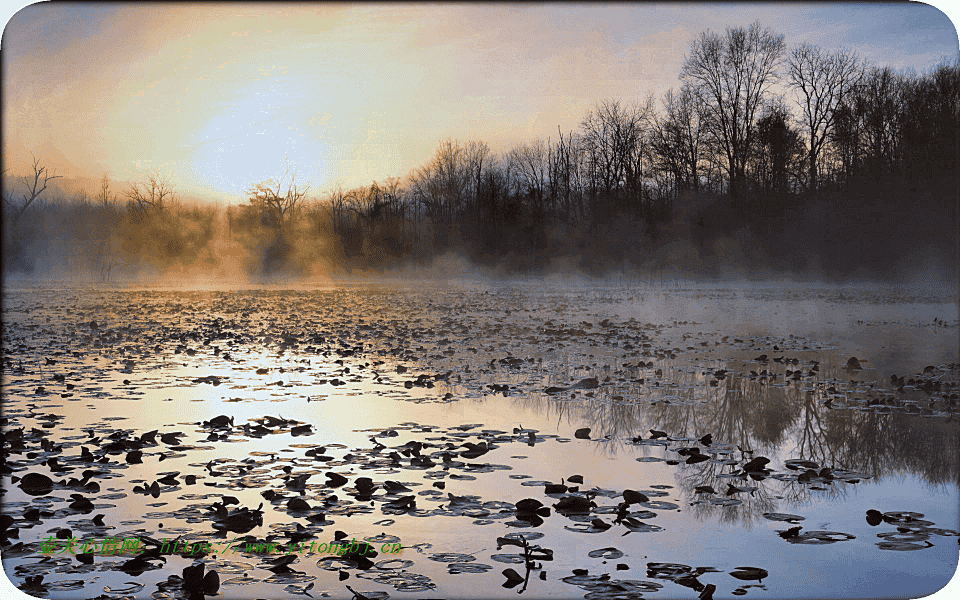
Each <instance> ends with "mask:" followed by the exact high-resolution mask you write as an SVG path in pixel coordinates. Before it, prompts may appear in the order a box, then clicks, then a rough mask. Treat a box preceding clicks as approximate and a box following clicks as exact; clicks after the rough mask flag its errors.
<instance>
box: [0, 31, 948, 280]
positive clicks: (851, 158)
mask: <svg viewBox="0 0 960 600" xmlns="http://www.w3.org/2000/svg"><path fill="white" fill-rule="evenodd" d="M777 92H780V93H779V94H778V93H777ZM48 168H49V167H48V166H47V165H43V164H41V163H40V162H39V161H36V160H35V162H34V174H33V175H31V176H30V177H26V178H20V179H21V180H18V181H16V182H13V181H12V180H11V179H10V178H6V179H5V181H4V193H3V198H4V206H3V210H4V231H3V233H4V246H3V249H4V259H3V266H4V269H5V271H6V272H8V273H12V272H25V273H34V274H42V273H44V272H48V271H59V270H64V271H70V270H73V269H78V268H79V269H88V270H91V271H92V272H95V273H99V274H100V276H101V277H103V278H109V277H111V276H114V274H122V273H130V272H133V271H140V270H142V269H153V270H155V271H157V272H163V271H165V270H168V269H171V268H177V269H183V268H187V267H189V268H194V267H197V268H204V269H212V270H214V271H216V270H220V271H222V272H224V273H228V272H234V270H235V269H239V270H240V271H242V272H245V273H248V274H251V275H264V274H271V273H283V274H290V275H308V274H317V273H338V272H349V271H353V270H369V269H374V270H376V269H388V268H392V267H398V266H407V265H411V264H428V263H429V262H430V261H431V260H432V259H433V258H434V257H437V256H439V255H443V254H446V253H450V252H452V253H456V254H459V255H462V256H464V257H466V258H468V259H470V260H471V261H473V262H474V263H477V264H480V265H487V266H491V267H497V268H500V269H504V270H507V271H515V272H540V271H547V270H578V271H580V272H584V273H594V274H602V273H604V272H605V271H608V270H610V269H616V270H623V269H625V268H626V269H629V268H631V267H635V268H637V269H639V270H641V271H643V272H651V271H655V270H661V269H665V270H667V271H668V272H675V273H677V274H682V275H686V276H702V277H713V276H722V275H729V274H734V273H735V274H741V275H747V276H756V277H764V276H775V275H778V274H791V273H792V274H803V273H809V274H812V275H816V276H825V277H828V278H844V277H849V276H869V277H876V278H886V277H889V278H900V277H903V276H909V275H910V274H911V272H913V271H915V270H917V269H922V270H923V271H924V272H935V271H945V274H946V275H947V276H948V277H951V278H954V277H956V268H957V267H956V265H957V264H958V262H960V256H958V253H957V252H958V248H957V240H958V232H960V228H958V181H960V62H958V61H957V60H954V61H953V62H952V63H944V64H942V65H940V66H938V67H936V68H935V69H933V70H931V71H929V72H925V73H920V74H905V73H898V72H895V71H894V70H892V69H891V68H889V67H877V66H871V65H869V64H867V63H866V62H864V61H863V60H861V59H860V58H859V57H858V56H857V55H856V54H855V53H853V52H848V51H842V50H841V51H826V50H823V49H821V48H818V47H815V46H811V45H809V44H801V45H799V46H797V47H795V48H792V49H788V48H787V47H786V45H785V43H784V41H783V36H782V35H778V34H775V33H773V32H771V31H770V30H769V29H764V28H762V27H761V26H760V25H759V24H757V23H754V24H753V25H750V26H749V27H743V28H731V29H728V30H727V31H726V32H725V33H723V34H720V33H715V32H710V31H708V32H704V33H702V34H701V35H700V37H699V38H697V39H696V40H695V41H694V42H693V43H692V44H691V47H690V49H689V53H688V55H687V56H686V58H685V60H684V63H683V68H682V72H681V76H680V82H679V89H677V90H671V91H669V92H668V93H667V94H665V95H664V96H663V98H661V99H660V101H659V108H658V103H657V102H655V100H654V99H653V98H652V97H649V98H648V99H647V101H646V102H642V103H639V104H626V103H622V102H619V101H616V100H604V101H601V102H598V103H597V104H596V105H595V106H594V108H592V109H591V110H590V111H589V112H588V113H587V114H586V115H584V117H583V119H582V121H581V123H580V127H579V128H578V129H576V130H574V131H568V132H564V131H560V130H558V131H557V137H556V139H553V138H551V139H548V140H536V141H533V142H530V143H527V144H523V145H519V146H516V147H514V148H512V149H510V150H509V151H507V152H505V153H503V154H501V155H497V154H494V153H493V152H491V151H490V148H489V147H488V146H487V144H485V143H484V142H482V141H470V142H466V143H462V142H458V141H453V140H448V141H445V142H442V143H441V144H440V145H439V147H438V148H437V150H436V153H435V154H434V156H433V157H432V159H431V160H430V161H429V162H427V163H426V164H424V165H422V166H421V167H419V168H416V169H414V170H413V171H412V172H411V173H410V174H409V175H408V176H407V177H406V178H402V179H401V178H387V179H386V180H384V181H382V182H374V183H372V184H371V185H369V186H364V187H358V188H354V189H343V188H341V187H337V188H335V189H333V190H328V191H326V192H324V193H321V194H320V195H319V196H310V195H309V194H308V192H309V189H308V188H303V187H300V186H298V184H297V182H296V180H295V177H294V174H291V173H287V174H286V175H285V176H284V177H282V178H280V180H279V181H275V180H270V181H265V182H259V183H251V187H250V189H249V202H248V203H245V204H243V205H240V206H232V207H229V208H225V207H219V208H218V207H217V206H215V205H213V204H203V203H198V204H197V203H195V204H194V205H191V206H186V205H185V204H186V203H184V202H182V201H178V199H177V194H176V193H175V190H174V188H173V185H172V183H171V181H170V180H169V178H163V177H161V176H159V175H157V176H153V177H149V178H148V179H147V180H146V181H143V182H139V183H135V184H132V185H128V188H127V189H122V190H119V192H120V194H119V195H118V194H117V193H116V192H114V191H113V190H112V189H111V182H110V181H109V180H108V178H107V177H106V176H104V179H103V181H102V183H101V185H100V188H99V189H97V190H92V191H89V192H81V193H80V194H78V195H77V196H76V197H74V198H70V199H64V198H58V199H54V195H52V194H50V193H49V192H45V191H44V190H43V189H42V188H44V185H45V184H46V183H48V182H52V177H53V176H52V175H51V172H50V171H49V170H48ZM14 184H15V185H14ZM38 190H39V191H38Z"/></svg>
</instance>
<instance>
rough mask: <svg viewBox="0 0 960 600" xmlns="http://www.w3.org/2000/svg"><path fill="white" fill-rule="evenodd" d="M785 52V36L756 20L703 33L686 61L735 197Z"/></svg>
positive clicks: (686, 75)
mask: <svg viewBox="0 0 960 600" xmlns="http://www.w3.org/2000/svg"><path fill="white" fill-rule="evenodd" d="M784 51H785V45H784V42H783V36H782V35H776V34H774V33H772V32H771V31H770V30H769V29H761V28H760V23H759V22H754V23H753V24H751V25H750V27H749V28H746V29H744V28H742V27H738V28H728V29H727V32H726V35H725V36H722V37H721V36H720V35H719V34H717V33H714V32H712V31H705V32H703V33H702V34H700V38H699V39H697V40H695V41H694V42H693V44H692V47H691V48H690V55H689V56H688V57H687V58H686V60H685V61H684V63H683V69H682V71H681V75H680V77H681V79H682V80H683V81H684V82H687V83H689V84H690V85H691V89H693V90H694V91H695V92H696V93H697V96H698V99H699V101H700V102H701V103H702V104H703V106H704V108H705V115H706V116H707V118H708V122H709V125H710V132H711V134H712V135H713V137H714V138H715V140H716V142H717V145H718V147H719V149H720V150H721V152H722V153H723V158H724V160H723V163H724V167H725V170H726V172H727V176H728V179H729V185H730V192H731V195H732V196H733V197H734V198H737V197H739V196H740V195H741V191H742V188H743V183H744V181H745V179H746V168H747V161H748V160H749V156H750V148H751V142H752V136H753V135H754V125H755V123H756V119H757V115H758V112H759V110H760V107H761V105H762V103H763V97H764V95H765V94H766V92H767V90H768V89H769V87H770V85H772V84H773V83H775V82H776V81H777V68H778V66H779V64H780V61H781V60H782V58H783V53H784Z"/></svg>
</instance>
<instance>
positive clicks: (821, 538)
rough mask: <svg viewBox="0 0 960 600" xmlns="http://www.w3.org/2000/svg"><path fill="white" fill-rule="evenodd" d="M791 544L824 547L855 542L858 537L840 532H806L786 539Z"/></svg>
mask: <svg viewBox="0 0 960 600" xmlns="http://www.w3.org/2000/svg"><path fill="white" fill-rule="evenodd" d="M784 539H786V540H787V541H788V542H790V543H791V544H811V545H823V544H834V543H836V542H844V541H847V540H855V539H857V538H856V536H854V535H851V534H849V533H842V532H839V531H805V532H803V533H801V534H799V535H797V536H795V537H789V538H784Z"/></svg>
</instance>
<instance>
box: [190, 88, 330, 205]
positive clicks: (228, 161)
mask: <svg viewBox="0 0 960 600" xmlns="http://www.w3.org/2000/svg"><path fill="white" fill-rule="evenodd" d="M296 95H297V94H295V93H292V92H291V90H290V89H289V88H288V86H285V85H284V82H283V81H276V80H267V81H262V80H261V81H255V82H253V83H251V84H249V85H247V86H244V87H243V88H241V89H239V90H238V91H237V92H236V93H235V94H234V98H233V100H231V101H229V102H225V103H223V106H222V108H221V110H220V111H219V112H218V113H217V114H216V115H215V116H214V117H213V118H211V119H209V120H208V121H207V122H206V123H204V125H203V126H202V127H201V128H200V130H199V131H198V133H197V137H196V140H194V141H193V144H192V145H193V146H194V148H195V154H194V157H193V159H192V163H193V168H194V169H195V170H196V172H197V177H198V179H199V180H200V181H202V182H203V183H204V184H206V185H207V186H209V187H211V188H215V189H218V190H223V191H224V192H226V193H229V194H243V193H244V191H245V190H246V189H248V188H249V187H250V186H251V185H253V184H254V183H257V182H259V181H263V180H266V179H270V178H275V179H276V178H279V177H281V176H283V174H284V173H285V172H286V171H287V170H288V169H289V170H290V172H292V173H296V174H297V178H298V179H299V180H300V181H302V182H304V183H308V182H310V181H313V182H315V183H316V182H321V181H324V180H325V179H326V178H327V165H326V161H325V160H324V159H323V157H324V156H325V154H326V148H325V144H324V143H323V142H322V141H321V140H319V139H318V137H317V135H315V132H310V131H308V130H307V127H308V126H309V122H310V120H311V118H312V117H313V116H314V115H311V114H307V111H306V110H305V109H304V106H306V104H305V103H303V102H298V101H297V99H296V98H295V96H296Z"/></svg>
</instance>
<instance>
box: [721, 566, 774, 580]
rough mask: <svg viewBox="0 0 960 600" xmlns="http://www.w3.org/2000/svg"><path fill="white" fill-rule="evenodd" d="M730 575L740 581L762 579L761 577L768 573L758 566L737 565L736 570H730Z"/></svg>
mask: <svg viewBox="0 0 960 600" xmlns="http://www.w3.org/2000/svg"><path fill="white" fill-rule="evenodd" d="M730 575H731V576H732V577H736V578H737V579H740V580H741V581H751V580H757V581H763V578H764V577H766V576H767V575H768V573H767V571H766V570H764V569H761V568H759V567H737V568H736V570H734V571H731V572H730Z"/></svg>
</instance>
